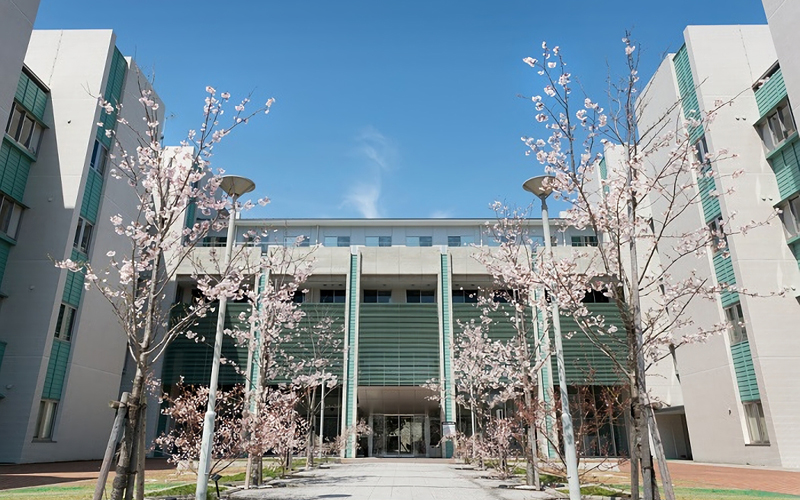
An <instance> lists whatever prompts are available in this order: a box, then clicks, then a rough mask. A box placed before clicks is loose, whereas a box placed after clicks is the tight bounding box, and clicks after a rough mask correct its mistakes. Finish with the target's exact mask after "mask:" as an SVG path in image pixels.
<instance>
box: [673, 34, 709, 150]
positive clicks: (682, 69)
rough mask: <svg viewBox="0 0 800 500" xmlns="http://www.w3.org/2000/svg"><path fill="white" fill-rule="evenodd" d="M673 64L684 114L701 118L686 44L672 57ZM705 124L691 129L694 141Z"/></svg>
mask: <svg viewBox="0 0 800 500" xmlns="http://www.w3.org/2000/svg"><path fill="white" fill-rule="evenodd" d="M672 64H673V65H674V66H675V77H676V79H677V80H678V91H679V92H680V95H681V106H682V107H683V116H684V117H685V118H686V119H687V120H689V119H694V120H699V119H701V117H702V114H701V113H700V111H701V110H700V104H699V102H698V100H697V89H696V87H695V81H694V77H693V76H692V67H691V64H690V62H689V52H688V51H687V50H686V45H684V46H683V47H681V48H680V50H679V51H678V53H677V54H675V57H674V58H673V59H672ZM703 133H704V132H703V126H702V125H698V126H696V127H691V128H690V129H689V136H690V139H691V141H692V143H694V142H695V141H697V140H698V139H700V137H702V135H703Z"/></svg>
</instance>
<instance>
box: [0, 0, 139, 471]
mask: <svg viewBox="0 0 800 500" xmlns="http://www.w3.org/2000/svg"><path fill="white" fill-rule="evenodd" d="M38 3H39V2H38V1H37V0H3V1H0V63H1V64H2V69H1V70H0V113H2V120H3V121H2V124H3V127H4V129H3V130H4V135H3V138H2V145H1V146H0V462H50V461H59V460H83V459H96V458H99V457H102V454H103V450H104V449H105V443H106V442H107V440H108V434H109V430H110V429H111V424H112V422H113V418H114V414H113V411H112V410H110V409H109V408H108V402H109V401H111V400H116V399H118V398H119V391H120V385H121V384H122V382H123V366H124V362H125V358H126V356H127V350H126V338H125V335H124V333H123V331H122V329H121V328H120V326H119V324H118V322H117V319H116V317H115V316H114V315H113V313H112V311H111V309H110V308H109V307H108V304H107V303H106V302H105V300H104V299H103V298H102V297H101V296H100V295H99V294H97V293H96V292H86V291H85V290H84V287H83V275H82V274H81V273H72V272H68V271H66V270H62V269H58V268H56V267H55V265H54V261H57V260H64V259H73V260H88V261H89V262H92V263H96V264H97V265H98V266H103V265H105V263H106V261H107V257H106V252H108V251H110V250H115V251H117V252H120V251H123V250H124V242H123V241H121V239H120V238H118V237H117V236H116V235H115V234H114V231H113V227H112V225H111V223H110V221H109V218H110V217H111V216H112V215H114V214H117V213H120V214H122V215H123V217H133V216H134V214H135V207H136V200H135V198H134V197H133V196H132V193H131V191H130V189H128V188H127V186H126V185H125V183H124V182H123V181H113V180H112V181H111V182H107V179H108V177H109V175H108V170H109V168H108V167H107V158H108V154H109V151H112V152H113V143H112V139H111V138H110V137H108V136H107V135H106V133H105V131H106V130H115V129H116V119H117V116H116V115H117V114H116V113H114V114H112V115H106V114H105V113H101V110H100V108H99V106H98V102H97V97H98V96H103V97H104V98H105V99H106V100H108V101H109V102H111V103H114V104H119V103H124V104H130V105H129V106H127V107H126V108H125V109H124V111H122V115H123V117H124V118H126V119H127V120H128V121H129V122H130V123H132V124H134V126H138V125H137V124H139V123H142V120H141V116H142V113H138V114H137V110H139V109H140V107H139V105H138V98H139V85H140V84H141V85H145V86H146V85H147V82H146V81H145V80H144V79H142V78H140V75H139V71H138V69H137V68H136V65H135V63H134V62H133V60H131V59H130V58H126V57H124V56H123V55H122V53H121V52H120V51H119V50H118V49H117V47H116V44H115V35H114V33H113V32H112V31H110V30H91V31H32V26H33V20H34V18H35V15H36V10H37V7H38ZM98 122H101V123H103V127H100V128H98V125H97V124H98ZM118 140H119V141H120V142H121V143H122V144H123V145H125V147H126V148H130V149H133V148H135V144H136V143H135V142H134V141H135V138H134V137H132V134H130V133H129V132H120V134H119V135H118Z"/></svg>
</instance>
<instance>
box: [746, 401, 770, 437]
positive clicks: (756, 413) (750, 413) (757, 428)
mask: <svg viewBox="0 0 800 500" xmlns="http://www.w3.org/2000/svg"><path fill="white" fill-rule="evenodd" d="M742 406H743V407H744V414H745V418H746V419H747V431H748V433H749V434H750V444H769V435H768V434H767V421H766V419H765V418H764V407H763V406H761V401H750V402H746V403H742Z"/></svg>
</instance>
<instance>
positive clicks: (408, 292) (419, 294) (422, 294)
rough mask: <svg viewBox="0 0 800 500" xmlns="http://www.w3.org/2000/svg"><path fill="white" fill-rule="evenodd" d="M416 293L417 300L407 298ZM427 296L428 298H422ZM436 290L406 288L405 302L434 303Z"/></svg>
mask: <svg viewBox="0 0 800 500" xmlns="http://www.w3.org/2000/svg"><path fill="white" fill-rule="evenodd" d="M415 294H416V295H417V299H419V300H409V298H411V296H413V295H415ZM424 298H429V299H430V300H423V299H424ZM435 303H436V290H406V304H435Z"/></svg>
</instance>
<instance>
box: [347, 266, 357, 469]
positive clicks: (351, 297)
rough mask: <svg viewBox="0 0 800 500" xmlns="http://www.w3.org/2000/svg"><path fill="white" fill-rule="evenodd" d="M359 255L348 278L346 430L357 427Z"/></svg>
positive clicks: (350, 451) (351, 451)
mask: <svg viewBox="0 0 800 500" xmlns="http://www.w3.org/2000/svg"><path fill="white" fill-rule="evenodd" d="M358 272H359V269H358V255H353V254H351V255H350V272H349V275H348V277H347V279H348V287H347V291H348V293H347V313H348V317H347V332H346V333H345V335H346V337H347V366H346V373H347V375H346V380H347V385H346V387H345V388H344V390H345V398H346V401H347V405H346V407H345V409H344V411H345V414H344V426H345V428H348V427H352V426H355V425H356V407H357V402H356V397H357V395H358V373H357V366H358V364H357V362H356V356H357V355H358V333H359V332H358V331H357V326H358V300H359V295H360V293H359V290H358ZM355 451H356V450H355V438H350V440H349V441H348V443H347V446H346V448H345V457H346V458H353V457H354V456H355Z"/></svg>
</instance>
